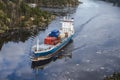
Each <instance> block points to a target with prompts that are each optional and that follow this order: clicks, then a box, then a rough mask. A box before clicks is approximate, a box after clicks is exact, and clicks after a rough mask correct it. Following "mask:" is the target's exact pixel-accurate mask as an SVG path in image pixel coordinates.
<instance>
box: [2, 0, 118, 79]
mask: <svg viewBox="0 0 120 80" xmlns="http://www.w3.org/2000/svg"><path fill="white" fill-rule="evenodd" d="M70 17H73V18H74V26H75V31H76V33H75V36H74V38H73V42H71V43H70V44H69V45H67V46H66V47H65V48H63V50H62V51H61V52H60V53H62V54H60V55H58V56H57V58H55V59H52V60H51V61H49V62H48V63H47V64H45V65H44V66H42V67H40V66H39V68H38V67H36V68H35V69H33V68H31V66H32V65H31V64H32V62H31V60H30V56H31V55H32V54H31V47H32V45H34V44H35V43H36V39H37V37H38V38H40V43H42V42H43V39H44V37H45V36H46V35H47V34H48V32H50V31H51V30H53V29H59V28H60V23H59V22H60V19H61V18H62V17H60V16H59V17H57V18H56V19H55V20H53V21H52V22H51V24H50V25H48V28H47V29H46V30H45V31H39V33H38V35H36V36H32V37H29V38H28V39H27V40H25V41H24V42H22V41H17V42H14V41H8V42H4V43H3V45H2V47H1V51H0V80H16V79H17V80H102V79H103V78H104V77H105V76H106V75H110V74H112V73H113V72H120V62H119V61H120V8H119V7H115V6H113V5H112V4H111V3H106V2H102V1H97V0H96V1H95V0H94V1H92V0H83V4H80V5H79V6H78V7H77V9H76V11H75V12H74V13H73V14H70ZM23 36H25V35H23ZM11 37H12V36H11Z"/></svg>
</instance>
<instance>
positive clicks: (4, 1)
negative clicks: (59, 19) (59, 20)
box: [0, 0, 54, 33]
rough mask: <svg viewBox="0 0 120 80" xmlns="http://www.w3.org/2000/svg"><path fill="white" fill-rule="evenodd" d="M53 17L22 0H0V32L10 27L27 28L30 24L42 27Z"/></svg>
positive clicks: (30, 26)
mask: <svg viewBox="0 0 120 80" xmlns="http://www.w3.org/2000/svg"><path fill="white" fill-rule="evenodd" d="M53 18H54V16H53V15H51V14H50V13H48V12H45V11H41V10H40V9H39V8H38V7H36V8H31V7H29V6H28V5H27V3H25V2H24V1H23V0H0V33H3V32H5V31H8V30H11V29H12V30H13V29H15V30H16V29H19V28H25V29H29V28H32V27H33V26H32V25H38V26H39V27H43V26H45V25H46V24H48V23H49V22H50V21H51V20H52V19H53ZM34 27H35V26H34Z"/></svg>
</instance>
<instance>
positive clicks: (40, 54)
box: [32, 17, 74, 61]
mask: <svg viewBox="0 0 120 80" xmlns="http://www.w3.org/2000/svg"><path fill="white" fill-rule="evenodd" d="M73 21H74V20H73V19H69V18H65V17H64V18H63V19H62V20H61V28H60V29H59V30H52V31H51V32H50V33H49V34H48V35H47V37H45V39H44V43H43V44H39V39H37V44H36V45H34V46H33V47H32V51H33V54H34V57H33V58H32V61H38V60H46V59H50V58H51V57H52V56H54V55H55V53H56V52H57V51H59V50H60V49H61V48H63V47H64V46H65V45H67V44H68V43H69V42H70V40H72V37H73V35H74V27H73Z"/></svg>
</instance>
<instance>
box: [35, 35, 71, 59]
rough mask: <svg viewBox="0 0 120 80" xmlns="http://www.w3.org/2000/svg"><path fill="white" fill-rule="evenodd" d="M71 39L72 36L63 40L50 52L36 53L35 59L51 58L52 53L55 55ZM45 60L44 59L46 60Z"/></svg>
mask: <svg viewBox="0 0 120 80" xmlns="http://www.w3.org/2000/svg"><path fill="white" fill-rule="evenodd" d="M72 37H73V35H71V36H70V37H68V38H67V39H65V40H63V41H62V42H61V43H60V44H59V45H58V46H56V47H55V48H53V49H52V50H50V51H47V52H42V53H41V52H40V53H39V52H38V53H36V54H35V57H46V58H51V57H52V55H53V54H54V53H56V52H57V51H59V50H60V49H61V48H63V47H64V46H65V45H67V44H68V43H69V42H70V40H72ZM46 58H45V59H46Z"/></svg>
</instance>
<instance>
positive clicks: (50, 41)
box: [44, 36, 57, 45]
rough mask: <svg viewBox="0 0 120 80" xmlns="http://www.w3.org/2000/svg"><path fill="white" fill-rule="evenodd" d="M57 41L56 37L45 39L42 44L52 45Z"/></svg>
mask: <svg viewBox="0 0 120 80" xmlns="http://www.w3.org/2000/svg"><path fill="white" fill-rule="evenodd" d="M56 40H57V38H56V37H49V36H48V37H46V38H45V39H44V44H49V45H54V42H55V41H56Z"/></svg>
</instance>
